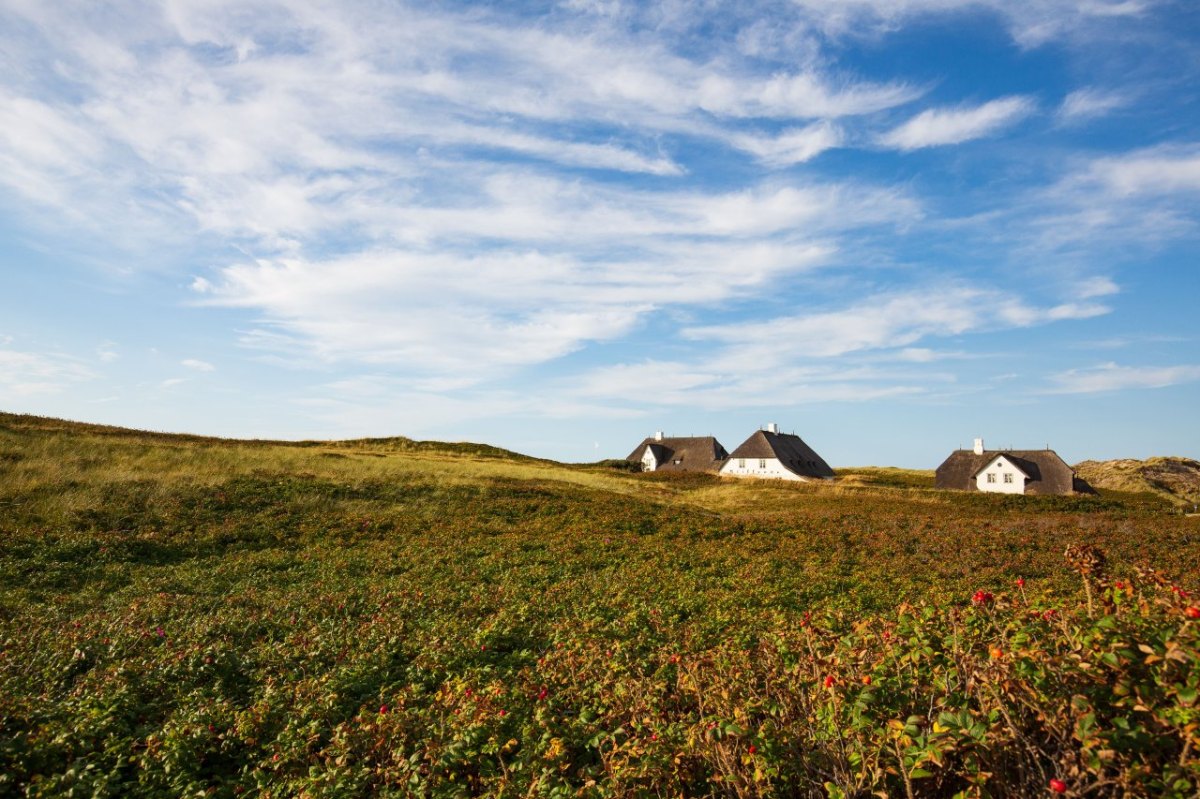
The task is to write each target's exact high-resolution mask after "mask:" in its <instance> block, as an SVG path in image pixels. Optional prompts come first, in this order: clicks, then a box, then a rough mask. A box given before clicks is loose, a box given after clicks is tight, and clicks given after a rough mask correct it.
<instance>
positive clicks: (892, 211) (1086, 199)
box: [0, 0, 1200, 468]
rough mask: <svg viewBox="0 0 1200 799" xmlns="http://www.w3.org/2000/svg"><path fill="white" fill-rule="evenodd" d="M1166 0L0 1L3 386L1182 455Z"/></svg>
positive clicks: (1193, 220)
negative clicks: (649, 0) (646, 0)
mask: <svg viewBox="0 0 1200 799" xmlns="http://www.w3.org/2000/svg"><path fill="white" fill-rule="evenodd" d="M1198 101H1200V14H1197V13H1196V10H1195V7H1194V5H1193V4H1192V3H1190V2H1168V1H1167V0H1162V1H1161V2H1156V0H1084V1H1083V2H1079V0H1071V1H1070V2H1068V1H1067V0H1030V2H1023V3H1010V2H1006V1H1004V0H979V1H968V0H840V1H838V2H834V0H778V2H771V1H766V0H764V1H763V2H755V1H754V0H749V1H747V0H743V1H742V2H719V0H710V1H709V2H664V3H656V4H653V5H651V4H641V3H629V2H622V0H564V1H563V2H558V3H554V2H514V3H468V2H457V3H455V2H445V3H421V4H413V5H411V6H409V5H406V4H404V3H401V2H378V1H377V0H372V1H371V2H367V1H366V0H363V1H362V2H359V1H358V0H339V1H338V2H333V0H329V1H325V0H278V1H277V2H260V1H259V0H238V1H237V2H233V1H232V0H229V1H228V2H226V1H225V0H162V2H145V3H140V2H124V3H122V2H116V3H105V4H96V3H90V2H71V1H69V0H64V2H55V3H45V2H42V1H41V0H0V409H4V410H9V411H17V412H28V413H37V414H44V415H53V416H62V417H68V418H73V419H80V420H87V421H96V422H104V423H111V424H120V425H127V426H133V427H138V428H145V429H156V430H169V431H179V432H195V433H205V434H216V435H227V436H237V437H263V438H277V437H278V438H341V437H357V436H386V435H407V436H412V437H417V438H439V439H447V440H464V439H465V440H476V441H485V442H488V443H493V444H497V445H500V446H506V447H510V448H513V449H517V450H520V451H523V452H527V453H530V454H534V455H540V456H544V457H552V458H557V459H562V460H573V461H582V460H594V459H597V458H602V457H621V456H623V455H624V454H626V453H627V452H628V451H629V450H630V449H632V448H633V445H634V444H635V443H637V442H638V441H640V440H641V438H642V437H644V436H645V435H648V434H650V433H651V432H652V431H654V430H665V431H667V432H668V433H669V434H681V435H682V434H702V433H713V434H715V435H717V436H718V437H719V438H720V439H721V440H722V442H723V443H724V444H725V445H726V446H727V447H730V448H732V447H734V446H736V445H737V444H738V443H740V442H741V441H742V440H743V439H744V438H745V437H746V436H747V435H749V434H750V433H751V432H753V431H754V430H756V429H758V428H759V427H760V426H761V425H764V424H765V423H767V422H771V421H774V422H778V423H779V424H780V425H781V426H782V427H783V428H784V429H785V430H795V431H796V432H797V433H799V434H800V435H801V436H803V437H804V438H805V439H806V440H807V441H808V442H809V443H810V444H812V445H813V446H814V447H815V448H816V449H817V450H818V451H819V452H820V453H821V454H822V455H823V456H824V457H825V458H826V459H827V460H829V461H830V462H831V463H833V464H835V465H862V464H878V465H887V464H894V465H902V466H912V467H925V468H931V467H933V466H935V465H936V464H937V463H938V462H939V461H940V460H941V459H942V458H943V457H944V456H945V455H946V454H947V453H948V452H949V451H950V450H951V449H953V448H955V447H957V446H961V445H969V443H970V441H971V439H972V438H973V437H975V436H983V437H984V438H985V440H986V441H987V443H988V445H989V446H1013V447H1035V446H1043V445H1045V444H1049V445H1050V446H1052V447H1054V448H1055V449H1057V450H1058V451H1059V452H1060V454H1062V455H1063V456H1064V457H1065V458H1067V460H1069V461H1071V462H1075V461H1078V460H1082V459H1085V458H1111V457H1145V456H1149V455H1155V454H1180V455H1189V456H1193V457H1195V456H1198V455H1200V424H1197V423H1196V409H1197V408H1200V348H1198V346H1197V335H1200V334H1198V333H1197V329H1196V318H1197V314H1196V307H1197V301H1198V298H1200V270H1198V269H1197V266H1198V265H1197V253H1198V252H1200V248H1198V246H1197V245H1198V244H1200V202H1198V200H1200V125H1198V123H1200V105H1198Z"/></svg>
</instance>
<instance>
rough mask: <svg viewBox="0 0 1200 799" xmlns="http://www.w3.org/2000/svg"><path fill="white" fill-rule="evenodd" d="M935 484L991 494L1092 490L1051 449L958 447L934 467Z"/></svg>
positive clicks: (979, 440) (978, 442) (980, 442)
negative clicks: (935, 469)
mask: <svg viewBox="0 0 1200 799" xmlns="http://www.w3.org/2000/svg"><path fill="white" fill-rule="evenodd" d="M934 485H935V486H936V487H937V488H949V489H956V490H959V491H984V492H989V493H993V494H1075V493H1084V494H1090V493H1094V490H1093V489H1092V487H1091V486H1089V485H1088V484H1087V483H1086V482H1085V481H1083V480H1081V479H1079V478H1078V477H1077V476H1076V475H1075V470H1074V469H1072V468H1071V467H1070V466H1068V465H1067V463H1066V461H1064V460H1063V459H1062V458H1060V457H1059V456H1058V453H1057V452H1055V451H1054V450H1052V449H1002V450H989V449H984V446H983V439H982V438H977V439H975V446H974V448H972V449H958V450H955V451H954V452H952V453H950V457H948V458H946V460H945V461H943V462H942V465H941V466H939V467H938V468H937V472H936V475H935V477H934Z"/></svg>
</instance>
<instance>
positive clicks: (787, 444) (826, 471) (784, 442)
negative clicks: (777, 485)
mask: <svg viewBox="0 0 1200 799" xmlns="http://www.w3.org/2000/svg"><path fill="white" fill-rule="evenodd" d="M720 474H721V476H722V477H758V478H761V479H764V480H823V479H828V478H831V477H833V469H831V468H829V464H828V463H826V462H825V461H824V459H823V458H822V457H821V456H820V455H818V454H817V453H816V452H814V451H813V449H812V447H810V446H808V444H805V443H804V441H803V440H802V439H801V438H800V436H798V435H795V434H794V433H780V432H779V425H776V424H774V423H772V424H769V425H767V429H766V430H759V431H758V432H757V433H755V434H754V435H752V436H750V437H749V438H748V439H746V440H745V441H744V442H742V445H741V446H740V447H738V448H737V449H735V450H734V451H733V452H732V453H731V454H730V456H729V460H727V461H725V465H724V466H722V467H721V472H720Z"/></svg>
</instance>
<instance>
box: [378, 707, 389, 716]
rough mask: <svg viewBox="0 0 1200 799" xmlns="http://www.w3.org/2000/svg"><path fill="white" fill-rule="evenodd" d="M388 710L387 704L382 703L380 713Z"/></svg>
mask: <svg viewBox="0 0 1200 799" xmlns="http://www.w3.org/2000/svg"><path fill="white" fill-rule="evenodd" d="M387 710H388V708H387V705H380V706H379V713H380V714H381V715H382V714H384V713H387Z"/></svg>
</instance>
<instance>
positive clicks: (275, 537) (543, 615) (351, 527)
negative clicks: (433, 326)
mask: <svg viewBox="0 0 1200 799" xmlns="http://www.w3.org/2000/svg"><path fill="white" fill-rule="evenodd" d="M889 479H890V478H889ZM1051 500H1052V498H1040V499H1038V500H1036V501H1034V502H1021V501H1019V500H1014V499H1013V498H994V497H983V496H964V495H949V494H945V493H943V492H936V491H933V490H932V489H928V488H924V487H922V485H921V483H920V481H902V485H900V487H895V488H893V487H890V486H888V485H870V484H860V485H857V486H846V485H838V484H834V485H832V486H829V485H818V486H812V485H802V486H787V485H778V484H766V483H756V482H747V483H731V482H723V481H719V480H716V479H714V478H708V477H703V476H700V477H696V476H691V477H686V476H685V477H681V478H677V479H672V478H664V477H662V476H659V475H637V474H624V473H621V472H619V471H614V470H611V469H605V468H598V467H595V466H591V467H582V466H581V467H572V468H567V467H562V466H559V465H555V464H549V463H545V462H540V461H533V460H529V459H510V458H506V457H505V456H504V455H503V453H502V452H499V451H494V450H492V449H490V448H485V447H473V446H472V445H459V448H458V449H455V450H454V451H445V450H441V449H438V448H437V447H435V446H433V445H429V446H425V445H419V446H418V445H415V444H414V445H412V446H410V445H408V444H405V445H404V447H403V448H399V449H398V448H397V447H396V446H395V444H394V442H390V443H389V442H385V443H384V444H383V445H381V446H380V447H378V448H376V447H373V446H372V444H371V442H347V443H345V444H333V443H327V444H321V445H316V444H311V443H309V444H304V445H283V444H270V443H267V442H255V443H245V442H222V441H214V440H209V439H174V438H171V437H164V436H153V435H141V434H135V433H129V432H122V431H113V430H111V429H108V428H87V427H73V426H70V425H65V424H63V423H51V422H49V421H47V420H34V419H29V418H27V417H12V416H0V795H13V796H38V797H51V796H101V797H103V796H113V797H117V796H184V795H193V796H199V795H206V796H219V797H239V796H262V797H268V796H270V797H283V796H309V797H325V796H328V797H342V796H430V797H435V796H437V797H441V796H446V797H454V796H546V797H575V796H580V797H603V796H614V797H617V796H622V797H623V796H736V797H755V796H780V797H792V796H797V797H808V796H813V797H866V796H871V795H878V796H912V797H952V796H964V797H971V796H974V797H987V796H991V797H1018V796H1037V795H1048V796H1050V795H1063V796H1080V797H1082V796H1089V797H1091V796H1096V797H1103V796H1113V797H1116V796H1148V797H1149V796H1178V797H1192V796H1195V795H1196V794H1197V792H1198V791H1200V754H1198V752H1200V704H1198V701H1197V693H1198V690H1200V665H1198V654H1197V653H1198V643H1200V641H1198V639H1200V601H1198V600H1197V598H1196V595H1195V593H1194V591H1195V590H1196V588H1197V586H1196V585H1195V573H1196V568H1195V567H1196V564H1197V563H1198V562H1200V559H1198V557H1197V555H1198V554H1200V529H1198V525H1197V520H1196V519H1194V518H1187V517H1181V516H1178V515H1170V514H1169V513H1165V512H1164V508H1163V505H1162V503H1161V502H1157V501H1155V500H1154V499H1153V498H1148V497H1146V496H1141V495H1138V496H1123V495H1102V496H1100V497H1098V498H1085V499H1071V500H1067V501H1064V502H1054V501H1051Z"/></svg>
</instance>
